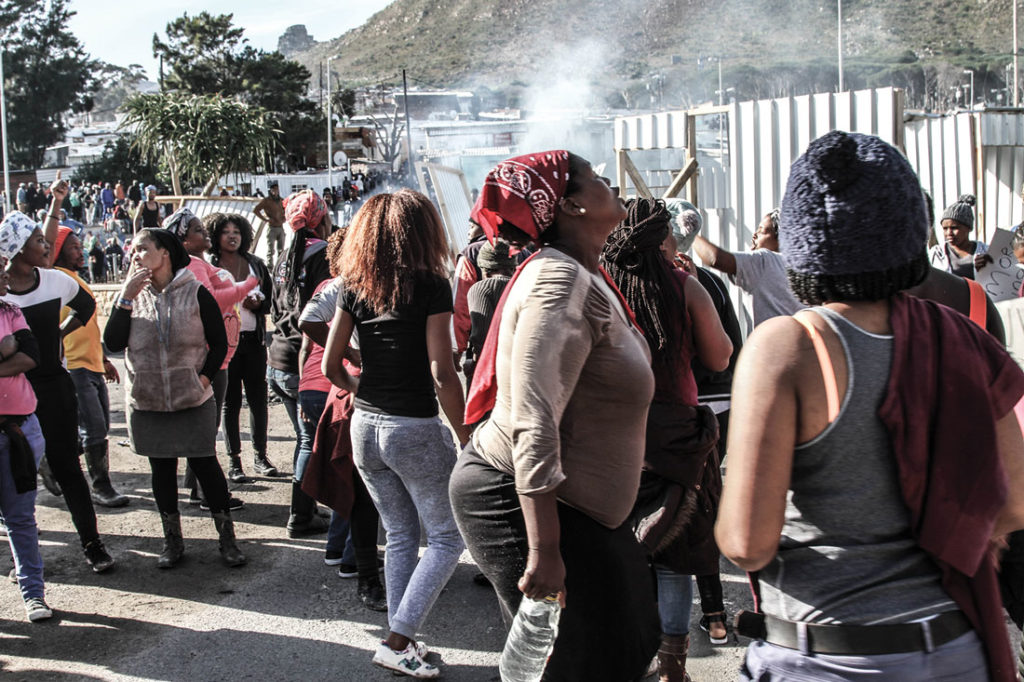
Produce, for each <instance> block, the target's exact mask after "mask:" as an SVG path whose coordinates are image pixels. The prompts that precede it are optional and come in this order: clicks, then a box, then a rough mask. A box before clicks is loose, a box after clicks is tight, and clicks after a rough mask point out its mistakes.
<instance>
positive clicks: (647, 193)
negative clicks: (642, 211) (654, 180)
mask: <svg viewBox="0 0 1024 682" xmlns="http://www.w3.org/2000/svg"><path fill="white" fill-rule="evenodd" d="M619 165H620V166H621V167H622V168H625V169H626V173H627V174H628V175H629V179H630V180H632V181H633V186H634V187H636V193H637V194H639V195H640V196H641V197H643V198H644V199H653V198H654V195H653V194H651V190H650V189H648V187H647V183H646V182H645V181H644V176H643V175H642V174H641V173H640V171H639V170H637V167H636V165H635V164H634V163H633V160H632V159H631V158H629V152H627V151H626V150H625V149H622V150H620V151H619Z"/></svg>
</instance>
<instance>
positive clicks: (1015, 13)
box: [1013, 0, 1020, 107]
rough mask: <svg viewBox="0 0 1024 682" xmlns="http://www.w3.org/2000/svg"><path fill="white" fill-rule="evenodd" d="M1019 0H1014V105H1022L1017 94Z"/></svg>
mask: <svg viewBox="0 0 1024 682" xmlns="http://www.w3.org/2000/svg"><path fill="white" fill-rule="evenodd" d="M1017 78H1018V73H1017V0H1013V106H1015V107H1016V106H1020V98H1019V97H1018V94H1017Z"/></svg>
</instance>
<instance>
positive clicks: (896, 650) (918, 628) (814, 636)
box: [764, 611, 972, 656]
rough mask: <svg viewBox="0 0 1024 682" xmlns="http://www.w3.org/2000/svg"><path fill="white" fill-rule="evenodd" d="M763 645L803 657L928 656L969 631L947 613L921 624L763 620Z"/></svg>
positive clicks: (966, 624)
mask: <svg viewBox="0 0 1024 682" xmlns="http://www.w3.org/2000/svg"><path fill="white" fill-rule="evenodd" d="M764 624H765V632H766V636H765V638H764V639H765V641H766V642H770V643H772V644H776V645H778V646H782V647H786V648H787V649H796V650H798V651H800V652H802V653H805V654H812V653H815V654H833V655H837V656H877V655H883V654H903V653H909V652H912V651H928V652H931V651H933V650H934V649H936V648H937V647H940V646H942V645H943V644H946V643H948V642H952V641H953V640H954V639H956V638H957V637H959V636H961V635H963V634H964V633H967V632H970V631H971V629H972V626H971V623H970V621H968V620H967V617H966V616H964V614H963V612H962V611H947V612H945V613H943V614H941V615H939V616H936V617H935V618H932V619H930V620H926V621H922V622H920V623H899V624H894V625H816V624H813V623H794V622H792V621H788V620H780V619H778V618H773V617H772V616H767V615H766V616H765V623H764Z"/></svg>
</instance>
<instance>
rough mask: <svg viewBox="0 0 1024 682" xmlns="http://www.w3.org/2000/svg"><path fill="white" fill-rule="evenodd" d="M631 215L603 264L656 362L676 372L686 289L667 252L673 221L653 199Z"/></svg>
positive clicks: (634, 204) (630, 209) (636, 203)
mask: <svg viewBox="0 0 1024 682" xmlns="http://www.w3.org/2000/svg"><path fill="white" fill-rule="evenodd" d="M626 210H627V215H626V219H625V220H623V221H622V222H621V223H620V224H619V226H618V227H617V228H616V229H615V231H614V232H612V233H611V235H610V236H609V237H608V241H607V242H605V245H604V249H603V250H602V252H601V264H602V265H603V266H604V268H605V270H607V271H608V274H609V275H610V276H611V278H612V279H613V280H614V281H615V284H616V285H617V286H618V287H619V290H620V291H621V292H622V295H623V297H624V298H625V299H626V302H627V303H628V304H629V306H630V308H632V309H633V313H634V314H635V315H636V319H637V323H638V324H639V325H640V328H641V329H643V330H644V334H645V335H646V337H647V345H648V346H649V347H650V349H651V355H652V356H653V358H654V360H655V362H656V363H664V364H665V365H667V366H669V367H673V366H675V365H676V364H677V363H678V362H679V361H680V360H681V358H682V348H683V341H684V331H685V330H684V328H683V323H682V321H683V320H684V319H685V316H684V311H683V306H684V298H683V291H682V286H681V285H680V282H679V280H678V279H676V277H675V276H674V275H673V273H672V267H671V266H670V265H669V263H668V261H666V260H665V257H664V256H663V255H662V253H661V245H662V243H663V242H664V241H665V238H666V237H668V233H669V229H670V225H669V221H670V220H671V217H672V216H671V214H670V213H669V212H668V210H667V209H666V208H665V203H664V202H663V201H658V200H651V199H634V200H631V201H630V202H629V203H628V204H627V206H626Z"/></svg>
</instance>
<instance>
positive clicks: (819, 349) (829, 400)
mask: <svg viewBox="0 0 1024 682" xmlns="http://www.w3.org/2000/svg"><path fill="white" fill-rule="evenodd" d="M793 319H794V320H796V321H797V322H799V323H800V324H801V325H803V328H804V329H806V330H807V335H808V336H810V337H811V343H812V344H814V352H815V353H816V354H817V355H818V364H819V365H821V378H822V379H824V380H825V403H826V405H827V406H828V423H829V424H831V423H832V422H834V421H835V420H836V419H837V418H838V417H839V385H838V384H837V383H836V371H835V368H834V367H833V366H832V358H831V357H829V354H828V348H826V347H825V339H823V338H821V334H819V333H818V330H817V329H816V328H815V327H814V325H813V324H811V323H810V322H809V321H808V320H806V319H804V317H803V316H801V315H796V316H794V317H793Z"/></svg>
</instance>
